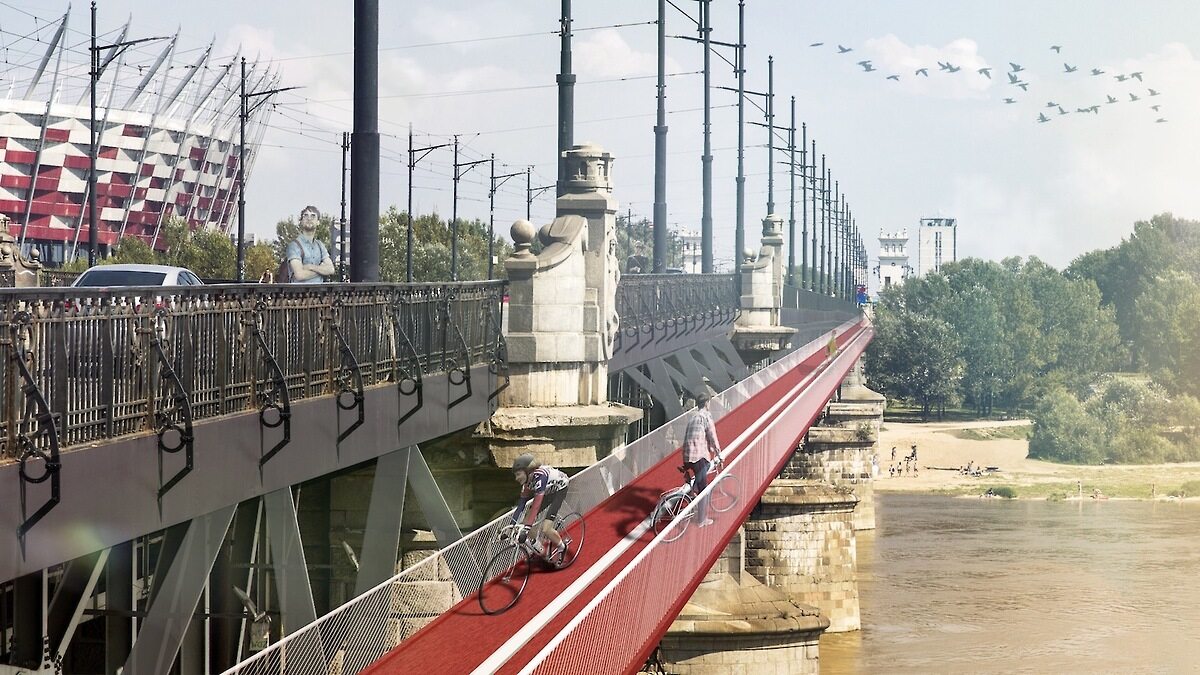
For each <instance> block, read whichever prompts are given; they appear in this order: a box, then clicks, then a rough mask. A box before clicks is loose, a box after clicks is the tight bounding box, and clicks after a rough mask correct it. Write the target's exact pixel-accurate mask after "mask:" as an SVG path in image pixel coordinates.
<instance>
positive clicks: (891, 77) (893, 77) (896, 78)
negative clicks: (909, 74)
mask: <svg viewBox="0 0 1200 675" xmlns="http://www.w3.org/2000/svg"><path fill="white" fill-rule="evenodd" d="M887 79H889V80H895V81H897V82H899V81H900V76H899V75H888V76H887Z"/></svg>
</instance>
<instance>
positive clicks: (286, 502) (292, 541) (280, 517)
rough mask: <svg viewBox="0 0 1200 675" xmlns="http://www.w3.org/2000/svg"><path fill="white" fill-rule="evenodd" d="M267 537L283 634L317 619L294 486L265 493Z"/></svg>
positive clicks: (264, 505)
mask: <svg viewBox="0 0 1200 675" xmlns="http://www.w3.org/2000/svg"><path fill="white" fill-rule="evenodd" d="M263 507H264V512H265V514H266V522H267V539H268V541H270V546H271V565H272V567H273V569H274V570H275V589H276V590H277V591H278V592H279V615H280V622H281V623H282V624H283V625H282V627H281V628H280V631H281V633H282V634H283V635H287V634H288V633H289V632H291V631H294V630H296V629H298V628H301V627H302V626H306V625H308V624H310V623H312V622H313V621H316V620H317V608H316V605H315V604H314V603H313V597H312V585H311V584H310V583H309V581H308V566H307V565H306V564H305V562H304V542H302V541H301V540H300V523H299V521H297V520H296V504H295V502H293V501H292V490H291V488H283V489H281V490H275V491H274V492H268V493H267V494H265V495H263Z"/></svg>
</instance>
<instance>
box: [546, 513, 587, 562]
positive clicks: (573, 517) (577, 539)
mask: <svg viewBox="0 0 1200 675" xmlns="http://www.w3.org/2000/svg"><path fill="white" fill-rule="evenodd" d="M554 529H555V530H556V531H557V532H558V535H559V536H560V537H562V538H563V541H565V542H566V543H567V550H566V552H565V553H563V557H562V560H560V561H558V562H556V563H554V566H555V567H557V568H558V569H560V570H561V569H566V568H568V567H570V566H571V564H572V563H574V562H575V559H576V558H578V557H579V552H580V551H582V550H583V537H584V535H585V534H587V524H586V523H584V522H583V516H581V515H579V512H578V511H572V512H570V513H568V514H567V515H565V516H559V517H558V518H556V519H555V520H554Z"/></svg>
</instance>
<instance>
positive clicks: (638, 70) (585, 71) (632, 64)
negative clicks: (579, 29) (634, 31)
mask: <svg viewBox="0 0 1200 675" xmlns="http://www.w3.org/2000/svg"><path fill="white" fill-rule="evenodd" d="M573 49H574V58H575V61H574V65H575V67H576V71H577V72H578V73H579V74H580V75H586V76H591V77H632V76H636V75H653V74H655V73H657V72H658V57H657V56H656V55H655V54H653V53H651V52H642V51H638V50H636V49H634V48H633V47H632V46H630V44H629V43H628V42H626V41H625V38H623V37H621V34H620V33H618V32H617V31H616V29H613V28H606V29H604V30H599V31H595V32H593V33H592V34H590V35H588V36H587V37H586V38H584V39H583V40H579V41H577V42H576V43H575V45H574V47H573ZM666 69H667V72H668V73H675V72H679V71H680V70H681V68H680V66H679V64H678V63H677V62H676V61H675V60H674V59H671V58H670V57H667V63H666Z"/></svg>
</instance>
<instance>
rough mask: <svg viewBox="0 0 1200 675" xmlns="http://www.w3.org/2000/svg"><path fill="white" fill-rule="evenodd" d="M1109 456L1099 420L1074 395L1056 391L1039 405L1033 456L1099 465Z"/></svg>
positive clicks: (1032, 437) (1031, 443)
mask: <svg viewBox="0 0 1200 675" xmlns="http://www.w3.org/2000/svg"><path fill="white" fill-rule="evenodd" d="M1104 455H1105V450H1104V443H1103V436H1102V433H1101V429H1100V427H1099V425H1098V424H1097V422H1096V420H1095V419H1094V418H1093V417H1092V416H1091V415H1089V414H1088V412H1087V410H1085V409H1084V407H1083V404H1081V403H1080V402H1079V400H1078V399H1076V398H1075V397H1074V396H1072V395H1071V392H1069V391H1067V390H1066V389H1063V388H1055V389H1052V390H1050V391H1048V392H1046V393H1045V394H1044V395H1043V396H1042V397H1041V398H1040V399H1039V400H1038V402H1037V405H1036V406H1035V409H1034V414H1033V430H1032V432H1031V433H1030V435H1029V456H1030V457H1033V458H1035V459H1048V460H1056V461H1062V462H1069V463H1072V464H1099V463H1100V462H1101V461H1103V459H1104Z"/></svg>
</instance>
